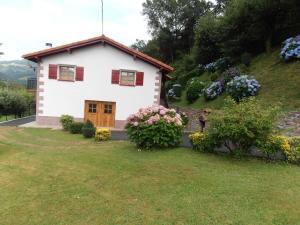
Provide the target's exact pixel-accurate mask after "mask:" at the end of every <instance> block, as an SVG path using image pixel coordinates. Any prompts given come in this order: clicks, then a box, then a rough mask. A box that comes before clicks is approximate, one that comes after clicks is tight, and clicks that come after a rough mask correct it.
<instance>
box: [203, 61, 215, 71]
mask: <svg viewBox="0 0 300 225" xmlns="http://www.w3.org/2000/svg"><path fill="white" fill-rule="evenodd" d="M216 69H217V68H216V62H212V63H209V64H206V65H205V66H204V70H205V71H206V72H210V73H214V72H216Z"/></svg>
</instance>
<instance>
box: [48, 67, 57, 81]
mask: <svg viewBox="0 0 300 225" xmlns="http://www.w3.org/2000/svg"><path fill="white" fill-rule="evenodd" d="M48 77H49V79H54V80H56V79H57V65H54V64H49V74H48Z"/></svg>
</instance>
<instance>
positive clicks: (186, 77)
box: [178, 69, 198, 88]
mask: <svg viewBox="0 0 300 225" xmlns="http://www.w3.org/2000/svg"><path fill="white" fill-rule="evenodd" d="M197 76H198V71H197V69H194V70H192V71H190V72H188V73H186V74H184V75H182V76H180V77H179V78H178V82H179V84H181V86H182V87H183V88H184V87H186V84H187V82H188V81H189V80H190V79H191V78H193V77H197Z"/></svg>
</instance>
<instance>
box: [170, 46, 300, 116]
mask: <svg viewBox="0 0 300 225" xmlns="http://www.w3.org/2000/svg"><path fill="white" fill-rule="evenodd" d="M240 69H241V71H242V72H243V73H245V74H249V75H253V76H254V77H255V78H256V79H257V80H258V81H259V82H260V84H261V85H262V87H261V90H260V92H259V95H258V96H257V97H258V99H260V100H262V101H263V103H264V104H265V105H270V104H272V103H277V102H281V103H282V104H283V107H284V109H285V110H287V111H288V110H299V109H300V61H294V62H290V63H285V62H284V61H283V60H282V59H280V57H279V50H278V49H277V50H273V51H272V52H271V53H269V54H268V53H263V54H260V55H258V56H257V57H255V58H254V59H253V60H252V62H251V64H250V66H249V68H245V67H240ZM200 79H201V80H202V81H207V82H211V75H210V74H209V73H204V74H202V75H201V76H200ZM185 94H186V93H185V91H183V96H182V97H181V100H180V101H179V102H174V103H172V104H173V105H177V106H180V107H189V108H196V109H202V108H212V109H220V108H222V106H223V103H224V98H226V97H227V95H226V93H223V94H222V96H219V97H218V98H217V99H215V100H213V101H205V100H204V97H200V98H199V99H198V100H197V101H196V102H194V103H193V104H188V102H187V100H186V96H185Z"/></svg>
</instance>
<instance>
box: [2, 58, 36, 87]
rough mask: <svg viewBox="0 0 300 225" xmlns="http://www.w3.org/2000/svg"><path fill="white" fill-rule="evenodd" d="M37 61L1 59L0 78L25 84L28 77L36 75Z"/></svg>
mask: <svg viewBox="0 0 300 225" xmlns="http://www.w3.org/2000/svg"><path fill="white" fill-rule="evenodd" d="M35 66H36V65H35V63H32V62H30V61H27V60H12V61H0V80H7V81H10V82H14V83H19V84H25V83H26V80H27V78H28V77H34V76H35V72H34V67H35Z"/></svg>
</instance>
